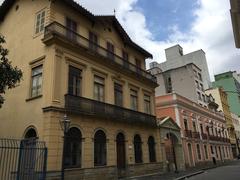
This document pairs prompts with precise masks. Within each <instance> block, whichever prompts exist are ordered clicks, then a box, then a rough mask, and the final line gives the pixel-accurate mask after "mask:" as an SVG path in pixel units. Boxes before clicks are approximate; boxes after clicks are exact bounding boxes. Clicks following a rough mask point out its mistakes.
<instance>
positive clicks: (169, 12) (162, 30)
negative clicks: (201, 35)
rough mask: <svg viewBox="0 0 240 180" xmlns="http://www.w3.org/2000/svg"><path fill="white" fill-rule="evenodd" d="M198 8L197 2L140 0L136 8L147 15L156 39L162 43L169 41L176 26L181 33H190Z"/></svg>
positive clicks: (189, 0)
mask: <svg viewBox="0 0 240 180" xmlns="http://www.w3.org/2000/svg"><path fill="white" fill-rule="evenodd" d="M198 7H199V4H198V3H197V1H196V0H160V1H156V0H155V1H153V0H152V1H146V0H139V1H138V2H137V3H136V4H135V6H134V8H135V9H137V10H139V11H141V12H142V13H143V14H144V15H145V17H146V22H147V27H148V28H149V30H150V31H151V32H152V34H153V35H154V39H156V40H160V41H162V40H165V39H167V37H168V36H169V35H170V34H171V33H172V28H173V27H176V26H177V27H178V29H179V30H180V31H181V32H183V33H186V32H188V30H189V28H190V27H191V24H192V22H193V21H194V19H195V18H196V16H195V15H194V10H195V9H197V8H198Z"/></svg>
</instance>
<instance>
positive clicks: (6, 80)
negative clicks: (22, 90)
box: [0, 35, 22, 108]
mask: <svg viewBox="0 0 240 180" xmlns="http://www.w3.org/2000/svg"><path fill="white" fill-rule="evenodd" d="M5 42H6V41H5V39H4V37H3V36H2V35H0V108H1V107H2V104H3V102H4V98H3V94H5V91H6V89H12V88H14V87H16V85H17V84H18V83H20V80H21V78H22V71H21V70H20V69H18V68H17V67H13V66H12V64H11V61H9V60H8V57H7V56H8V52H9V51H8V49H5V48H4V47H3V44H4V43H5Z"/></svg>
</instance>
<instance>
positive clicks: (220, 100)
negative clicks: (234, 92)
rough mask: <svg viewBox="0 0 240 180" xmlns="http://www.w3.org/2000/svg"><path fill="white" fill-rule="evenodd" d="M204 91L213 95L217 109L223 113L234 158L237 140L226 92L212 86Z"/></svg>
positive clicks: (236, 150)
mask: <svg viewBox="0 0 240 180" xmlns="http://www.w3.org/2000/svg"><path fill="white" fill-rule="evenodd" d="M205 92H206V94H211V95H212V96H213V97H214V99H215V101H216V103H217V104H218V105H219V107H218V110H219V111H221V112H223V113H224V117H225V119H226V126H227V130H228V135H229V139H230V142H231V146H232V152H233V156H234V158H236V157H237V154H238V149H237V141H236V135H235V134H236V132H235V129H234V124H233V118H232V116H231V111H230V107H229V104H228V97H227V93H226V92H225V91H224V90H223V89H222V88H212V89H208V90H206V91H205Z"/></svg>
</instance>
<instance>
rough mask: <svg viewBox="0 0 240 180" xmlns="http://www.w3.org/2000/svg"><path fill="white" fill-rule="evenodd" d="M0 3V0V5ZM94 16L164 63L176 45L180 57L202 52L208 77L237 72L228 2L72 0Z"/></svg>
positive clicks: (239, 63) (239, 60)
mask: <svg viewBox="0 0 240 180" xmlns="http://www.w3.org/2000/svg"><path fill="white" fill-rule="evenodd" d="M1 1H2V0H0V2H1ZM75 1H76V2H78V3H79V4H80V5H82V6H83V7H85V8H87V9H88V10H90V11H91V12H92V13H94V14H97V15H112V14H114V9H115V11H116V17H117V19H118V20H119V21H120V23H121V24H122V26H123V27H124V29H125V30H126V32H127V33H128V34H129V36H130V37H131V38H132V40H133V41H135V42H136V43H138V44H139V45H140V46H142V47H143V48H145V49H146V50H148V51H149V52H150V53H152V54H153V59H152V60H148V61H147V63H149V62H152V61H157V62H164V61H165V60H166V58H165V52H164V49H166V48H168V47H171V46H173V45H176V44H179V45H181V46H182V47H183V51H184V54H187V53H190V52H192V51H195V50H199V49H203V50H204V52H205V53H206V57H207V62H208V66H209V71H210V75H211V78H213V75H214V74H217V73H221V72H225V71H229V70H237V71H238V70H239V69H240V49H236V48H235V44H234V38H233V32H232V24H231V17H230V12H229V9H230V3H229V0H101V1H100V0H75Z"/></svg>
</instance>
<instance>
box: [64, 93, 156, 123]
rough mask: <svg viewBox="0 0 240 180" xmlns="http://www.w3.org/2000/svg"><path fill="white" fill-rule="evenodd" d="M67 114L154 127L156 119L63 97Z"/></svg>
mask: <svg viewBox="0 0 240 180" xmlns="http://www.w3.org/2000/svg"><path fill="white" fill-rule="evenodd" d="M65 109H66V111H67V112H70V113H76V114H82V115H88V116H94V117H97V118H104V119H110V120H113V121H116V122H124V123H129V124H142V125H146V126H151V127H154V126H156V117H155V116H152V115H150V114H145V113H141V112H137V111H133V110H130V109H126V108H123V107H119V106H116V105H112V104H107V103H103V102H99V101H95V100H92V99H87V98H84V97H79V96H73V95H69V94H67V95H65Z"/></svg>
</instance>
